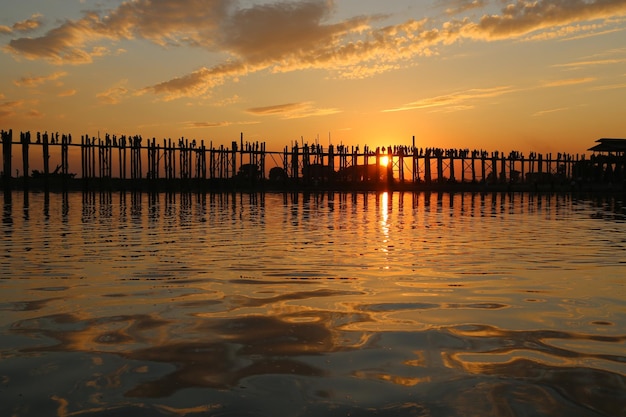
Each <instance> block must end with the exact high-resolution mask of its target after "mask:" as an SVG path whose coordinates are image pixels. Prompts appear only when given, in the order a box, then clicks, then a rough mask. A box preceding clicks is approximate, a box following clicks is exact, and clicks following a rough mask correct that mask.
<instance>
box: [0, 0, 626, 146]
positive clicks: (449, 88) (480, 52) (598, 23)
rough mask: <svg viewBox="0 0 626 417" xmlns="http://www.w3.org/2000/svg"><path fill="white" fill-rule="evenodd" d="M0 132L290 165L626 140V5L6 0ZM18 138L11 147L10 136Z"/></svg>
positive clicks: (459, 0) (1, 24) (606, 0)
mask: <svg viewBox="0 0 626 417" xmlns="http://www.w3.org/2000/svg"><path fill="white" fill-rule="evenodd" d="M0 7H1V13H0V45H1V50H0V51H1V52H0V73H1V74H2V77H0V129H3V130H8V129H13V131H14V139H15V140H17V139H19V133H17V132H19V131H27V130H29V131H31V132H37V131H42V132H43V131H48V132H60V133H70V134H72V136H74V137H80V135H82V134H88V135H90V136H97V135H98V134H100V135H101V136H103V135H104V133H110V134H116V135H122V134H126V135H136V134H137V135H142V136H143V137H144V138H146V137H147V138H151V137H156V138H157V139H158V140H162V139H163V138H172V139H175V138H180V137H185V138H188V139H190V140H191V139H197V140H205V142H209V141H213V143H214V144H218V145H219V144H224V145H226V146H230V143H231V141H233V140H238V139H239V135H240V132H241V133H243V135H244V139H245V140H247V141H265V142H266V143H267V149H268V150H276V151H280V150H282V149H283V147H284V146H285V145H290V144H291V143H294V142H295V141H296V140H297V141H299V142H301V141H302V139H301V138H303V139H304V141H306V142H308V143H313V142H316V141H317V142H318V143H319V144H321V145H323V146H327V145H328V144H329V143H332V144H334V145H339V144H344V145H360V146H363V145H369V146H370V147H376V146H383V145H388V144H394V145H395V144H398V145H400V144H401V145H411V138H412V137H413V136H415V140H416V145H417V146H418V147H420V146H421V147H441V148H471V149H473V148H478V149H486V150H489V151H492V150H499V151H507V152H508V151H510V150H519V151H521V152H529V151H536V152H545V153H548V152H554V153H556V152H568V153H586V150H587V149H588V148H589V147H591V146H592V145H593V143H594V141H595V140H596V139H598V138H601V137H616V138H626V0H536V1H523V0H430V1H426V0H424V1H421V0H420V1H416V0H410V1H409V0H393V1H382V0H335V1H332V0H308V1H282V2H280V1H265V0H239V1H237V0H133V1H119V0H20V1H7V0H3V2H2V5H1V6H0ZM16 134H17V138H15V135H16Z"/></svg>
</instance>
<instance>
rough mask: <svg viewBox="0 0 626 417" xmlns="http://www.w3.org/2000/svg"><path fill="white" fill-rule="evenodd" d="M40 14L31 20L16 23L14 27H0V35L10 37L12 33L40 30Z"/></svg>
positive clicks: (33, 16)
mask: <svg viewBox="0 0 626 417" xmlns="http://www.w3.org/2000/svg"><path fill="white" fill-rule="evenodd" d="M41 18H42V16H41V15H40V14H34V15H32V16H31V17H30V18H29V19H25V20H22V21H19V22H16V23H14V24H13V25H12V26H4V25H0V35H2V34H4V35H8V34H12V33H16V32H17V33H28V32H31V31H33V30H36V29H38V28H39V27H40V26H41Z"/></svg>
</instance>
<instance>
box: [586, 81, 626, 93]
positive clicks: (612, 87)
mask: <svg viewBox="0 0 626 417" xmlns="http://www.w3.org/2000/svg"><path fill="white" fill-rule="evenodd" d="M623 88H626V84H625V83H622V84H607V85H599V86H597V87H592V88H590V90H592V91H606V90H621V89H623Z"/></svg>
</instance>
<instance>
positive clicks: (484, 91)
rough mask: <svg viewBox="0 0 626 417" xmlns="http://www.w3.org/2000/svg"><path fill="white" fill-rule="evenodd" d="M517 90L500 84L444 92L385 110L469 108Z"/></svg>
mask: <svg viewBox="0 0 626 417" xmlns="http://www.w3.org/2000/svg"><path fill="white" fill-rule="evenodd" d="M515 91H517V90H515V89H513V88H512V87H511V86H499V87H491V88H473V89H470V90H465V91H459V92H456V93H451V94H444V95H440V96H435V97H427V98H424V99H421V100H418V101H413V102H411V103H407V104H405V105H403V106H401V107H397V108H393V109H387V110H383V112H396V111H405V110H415V109H427V108H437V107H441V108H446V109H448V110H467V109H471V108H473V107H474V104H473V103H474V102H475V101H477V100H484V99H487V98H493V97H498V96H501V95H504V94H510V93H513V92H515Z"/></svg>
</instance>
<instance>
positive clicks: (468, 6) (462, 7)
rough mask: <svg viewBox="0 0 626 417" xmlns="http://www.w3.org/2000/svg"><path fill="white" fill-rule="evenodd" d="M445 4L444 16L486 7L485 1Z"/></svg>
mask: <svg viewBox="0 0 626 417" xmlns="http://www.w3.org/2000/svg"><path fill="white" fill-rule="evenodd" d="M446 3H447V7H446V14H447V15H450V16H452V15H457V14H461V13H465V12H466V11H468V10H473V9H480V8H482V7H485V6H486V5H487V1H486V0H449V1H447V2H446Z"/></svg>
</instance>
